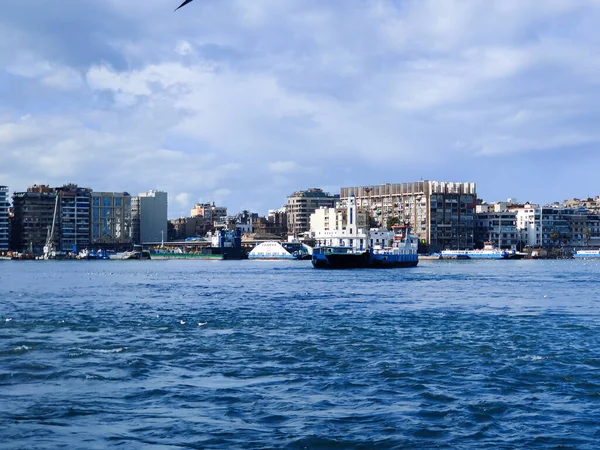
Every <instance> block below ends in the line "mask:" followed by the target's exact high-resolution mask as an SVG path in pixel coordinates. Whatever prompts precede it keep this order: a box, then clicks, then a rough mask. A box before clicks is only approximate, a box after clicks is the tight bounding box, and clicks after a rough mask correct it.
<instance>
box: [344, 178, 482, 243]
mask: <svg viewBox="0 0 600 450" xmlns="http://www.w3.org/2000/svg"><path fill="white" fill-rule="evenodd" d="M351 195H354V196H356V200H357V204H358V205H359V208H361V209H362V210H363V211H367V212H368V213H369V215H370V217H373V218H375V219H376V221H377V222H378V224H379V225H381V226H387V225H388V221H390V220H391V219H395V220H398V221H400V222H402V223H405V224H408V225H409V226H410V232H411V233H412V234H414V235H417V236H418V238H419V240H420V241H421V243H422V244H426V245H428V247H429V250H430V251H439V250H443V249H446V248H449V249H456V248H473V235H474V214H475V206H476V204H477V191H476V186H475V183H452V182H438V181H428V180H424V181H417V182H413V183H394V184H389V183H388V184H382V185H379V186H356V187H344V188H342V189H341V190H340V197H341V199H342V200H347V199H348V198H349V197H350V196H351Z"/></svg>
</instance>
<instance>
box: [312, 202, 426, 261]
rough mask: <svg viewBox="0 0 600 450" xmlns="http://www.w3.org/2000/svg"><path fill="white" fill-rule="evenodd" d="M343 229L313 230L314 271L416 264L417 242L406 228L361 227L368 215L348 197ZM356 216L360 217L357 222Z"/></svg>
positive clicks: (366, 221) (366, 220) (365, 222)
mask: <svg viewBox="0 0 600 450" xmlns="http://www.w3.org/2000/svg"><path fill="white" fill-rule="evenodd" d="M346 207H347V209H346V221H347V223H346V226H345V228H344V229H334V230H315V238H316V239H317V241H318V242H320V245H318V246H317V247H315V248H314V249H313V252H312V258H311V261H312V265H313V267H314V268H316V269H355V268H386V267H390V268H391V267H414V266H416V265H417V264H418V263H419V257H418V255H417V247H418V243H417V241H416V239H413V237H412V236H411V235H410V234H409V233H408V229H407V227H405V226H394V227H392V230H391V231H390V230H387V229H385V228H373V229H368V228H366V227H364V228H361V227H360V226H359V223H362V225H366V224H367V223H368V215H365V213H360V212H359V211H358V208H357V204H356V197H355V196H353V195H351V196H350V197H349V198H348V200H347V204H346ZM359 215H362V217H361V219H360V220H359Z"/></svg>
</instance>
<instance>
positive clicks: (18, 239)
mask: <svg viewBox="0 0 600 450" xmlns="http://www.w3.org/2000/svg"><path fill="white" fill-rule="evenodd" d="M56 195H57V194H56V191H55V190H54V189H52V188H50V187H48V186H45V185H41V186H37V185H35V186H31V187H29V188H27V191H26V192H15V193H14V194H13V197H12V198H13V212H14V217H13V222H12V232H11V245H10V247H11V249H12V250H15V251H17V252H23V253H31V254H34V255H41V254H42V251H43V248H44V245H45V244H46V239H47V237H48V231H49V230H50V229H51V227H52V221H53V219H54V210H55V205H56ZM57 236H58V234H57V233H55V239H54V246H55V248H58V238H57Z"/></svg>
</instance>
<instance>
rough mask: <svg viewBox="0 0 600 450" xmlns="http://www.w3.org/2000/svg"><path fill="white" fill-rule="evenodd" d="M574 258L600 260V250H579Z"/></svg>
mask: <svg viewBox="0 0 600 450" xmlns="http://www.w3.org/2000/svg"><path fill="white" fill-rule="evenodd" d="M573 258H577V259H593V258H600V250H577V251H576V252H575V253H574V254H573Z"/></svg>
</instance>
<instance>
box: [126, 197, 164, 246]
mask: <svg viewBox="0 0 600 450" xmlns="http://www.w3.org/2000/svg"><path fill="white" fill-rule="evenodd" d="M167 197H168V196H167V193H166V192H161V191H155V190H150V191H148V192H146V193H142V194H140V195H138V196H137V197H134V198H132V200H131V214H132V219H133V220H132V221H133V240H134V242H135V243H136V244H150V243H159V242H164V241H165V240H167V238H168V229H167V223H168V219H167V210H168V200H167Z"/></svg>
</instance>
